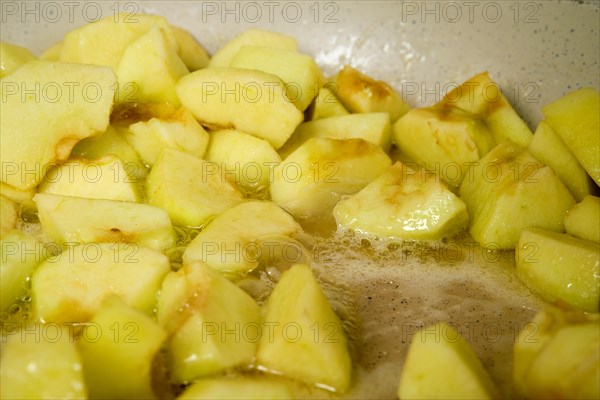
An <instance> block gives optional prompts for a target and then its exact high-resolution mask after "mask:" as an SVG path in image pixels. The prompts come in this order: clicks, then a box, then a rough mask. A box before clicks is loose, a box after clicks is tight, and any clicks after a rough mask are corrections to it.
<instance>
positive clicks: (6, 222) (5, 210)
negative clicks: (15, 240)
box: [0, 195, 19, 237]
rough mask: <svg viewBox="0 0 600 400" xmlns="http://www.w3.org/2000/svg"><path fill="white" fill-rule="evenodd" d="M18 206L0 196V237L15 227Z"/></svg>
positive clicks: (17, 217)
mask: <svg viewBox="0 0 600 400" xmlns="http://www.w3.org/2000/svg"><path fill="white" fill-rule="evenodd" d="M18 219H19V205H18V204H17V203H16V202H14V201H13V200H11V199H9V198H8V197H4V196H3V195H0V237H2V236H4V235H5V234H6V233H8V232H10V231H11V230H13V229H14V227H15V226H16V225H17V220H18Z"/></svg>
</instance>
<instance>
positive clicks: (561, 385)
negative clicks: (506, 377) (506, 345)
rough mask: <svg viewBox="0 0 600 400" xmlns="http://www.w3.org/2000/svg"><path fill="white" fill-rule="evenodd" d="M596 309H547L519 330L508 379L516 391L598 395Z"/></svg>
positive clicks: (536, 394) (560, 395)
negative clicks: (586, 311)
mask: <svg viewBox="0 0 600 400" xmlns="http://www.w3.org/2000/svg"><path fill="white" fill-rule="evenodd" d="M599 346H600V325H599V319H598V314H584V313H582V312H577V311H574V310H571V311H568V312H565V311H563V310H560V309H558V308H552V307H550V308H547V309H545V310H543V311H541V312H540V313H538V314H537V315H536V317H535V319H534V320H533V321H532V322H531V323H530V324H527V325H526V326H525V327H524V328H523V329H522V330H521V332H520V333H519V336H518V337H517V339H516V341H515V345H514V356H513V365H514V367H513V378H514V382H515V388H516V389H517V392H518V394H519V395H521V396H524V397H526V398H533V399H542V398H553V399H573V398H577V399H595V398H598V397H599V396H600V360H599V356H598V349H599Z"/></svg>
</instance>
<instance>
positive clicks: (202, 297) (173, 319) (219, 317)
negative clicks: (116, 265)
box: [157, 263, 261, 382]
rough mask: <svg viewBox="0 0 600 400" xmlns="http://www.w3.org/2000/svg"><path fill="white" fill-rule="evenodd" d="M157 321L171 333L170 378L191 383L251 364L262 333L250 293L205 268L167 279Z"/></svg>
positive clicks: (188, 266)
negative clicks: (228, 369) (203, 377)
mask: <svg viewBox="0 0 600 400" xmlns="http://www.w3.org/2000/svg"><path fill="white" fill-rule="evenodd" d="M157 318H158V322H159V323H160V324H161V325H162V326H165V327H166V329H167V332H169V333H171V334H172V336H171V339H170V341H169V344H168V347H169V352H170V371H171V378H172V379H173V380H174V381H175V382H190V381H192V380H194V379H196V378H199V377H201V376H206V375H210V374H213V373H215V372H219V371H222V370H225V369H227V368H232V367H235V366H238V365H243V364H248V363H250V362H251V361H252V359H253V358H254V353H255V351H256V346H257V343H258V336H259V335H260V332H261V327H260V326H259V322H260V308H259V307H258V305H257V304H256V302H255V301H254V299H252V297H250V296H249V295H248V294H246V292H244V291H243V290H242V289H240V288H239V287H237V286H236V285H235V284H234V283H232V282H230V281H228V280H227V278H225V277H223V276H222V275H221V274H220V273H218V272H217V271H214V270H212V269H211V268H209V267H207V266H206V265H203V264H202V263H192V264H186V265H184V267H183V268H182V269H180V270H179V271H177V272H171V273H170V274H169V275H167V276H166V277H165V280H164V282H163V286H162V289H161V292H160V296H159V300H158V311H157Z"/></svg>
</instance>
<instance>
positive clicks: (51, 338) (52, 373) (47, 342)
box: [0, 323, 87, 399]
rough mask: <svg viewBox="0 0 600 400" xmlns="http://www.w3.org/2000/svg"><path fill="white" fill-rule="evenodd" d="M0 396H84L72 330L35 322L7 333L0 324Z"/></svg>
mask: <svg viewBox="0 0 600 400" xmlns="http://www.w3.org/2000/svg"><path fill="white" fill-rule="evenodd" d="M3 328H4V330H3V332H2V335H3V336H2V358H1V359H0V382H2V385H0V397H2V398H3V399H85V398H87V390H86V386H85V381H84V377H83V371H82V363H81V358H80V356H79V354H78V352H77V348H76V346H75V343H74V335H73V329H72V327H71V328H67V327H66V326H60V325H58V324H50V325H43V324H40V323H35V324H33V325H30V326H26V325H24V326H22V330H15V331H12V332H7V330H8V329H10V328H11V327H10V326H9V325H5V326H3Z"/></svg>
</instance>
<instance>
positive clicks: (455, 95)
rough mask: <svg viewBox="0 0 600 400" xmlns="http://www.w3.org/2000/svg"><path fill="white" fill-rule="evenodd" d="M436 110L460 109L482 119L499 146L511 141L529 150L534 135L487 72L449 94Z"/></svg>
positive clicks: (474, 77)
mask: <svg viewBox="0 0 600 400" xmlns="http://www.w3.org/2000/svg"><path fill="white" fill-rule="evenodd" d="M436 107H438V108H441V109H444V108H459V109H461V110H463V111H466V112H467V113H470V114H473V115H475V116H478V117H480V118H481V119H483V121H484V122H485V124H486V126H487V127H488V129H489V130H490V132H491V133H492V135H493V136H494V139H495V141H496V143H500V142H503V141H504V140H506V139H510V140H512V141H513V142H515V143H517V144H518V145H519V146H521V147H523V148H526V147H527V146H528V145H529V142H530V141H531V139H532V137H533V133H532V132H531V130H530V129H529V127H528V126H527V124H526V123H525V121H523V119H522V118H521V117H519V114H517V112H516V111H515V110H514V108H513V107H512V106H511V105H510V103H509V102H508V100H507V99H506V97H505V96H504V95H503V94H502V90H501V89H500V86H499V85H498V84H497V83H496V82H494V81H493V80H492V79H491V78H490V76H489V75H488V73H487V72H482V73H480V74H477V75H475V76H473V77H471V78H470V79H468V80H467V81H465V82H464V83H463V84H461V85H460V86H458V87H457V88H455V89H454V90H452V91H450V92H449V93H447V94H446V95H445V96H444V97H443V98H442V100H441V101H440V102H439V103H438V104H437V105H436Z"/></svg>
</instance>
